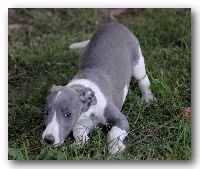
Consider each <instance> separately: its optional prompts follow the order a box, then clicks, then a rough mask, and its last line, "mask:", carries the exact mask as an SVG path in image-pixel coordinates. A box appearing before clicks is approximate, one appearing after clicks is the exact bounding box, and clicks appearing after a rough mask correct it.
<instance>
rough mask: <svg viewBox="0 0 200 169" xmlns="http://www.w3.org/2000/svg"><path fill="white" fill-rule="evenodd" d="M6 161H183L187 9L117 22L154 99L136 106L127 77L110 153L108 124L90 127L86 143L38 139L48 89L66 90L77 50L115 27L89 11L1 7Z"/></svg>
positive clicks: (187, 119)
mask: <svg viewBox="0 0 200 169" xmlns="http://www.w3.org/2000/svg"><path fill="white" fill-rule="evenodd" d="M8 16H9V17H8V19H9V28H10V29H9V34H8V159H10V160H190V159H191V109H190V107H191V10H190V9H132V10H128V11H127V12H126V13H125V14H123V15H121V16H120V17H117V21H118V22H119V23H122V24H124V25H125V26H127V27H128V28H129V29H130V30H131V31H132V32H133V33H134V34H135V36H136V37H137V38H138V39H139V41H140V45H141V49H142V52H143V55H144V57H145V62H146V70H147V72H148V75H149V77H150V81H151V89H152V91H153V93H154V95H155V96H156V98H157V101H153V102H150V103H149V104H141V102H140V100H141V99H140V96H141V93H140V90H139V88H138V86H137V82H136V80H135V79H132V80H131V86H130V88H129V91H128V95H127V98H126V101H125V103H124V106H123V109H122V112H123V113H124V114H125V115H126V117H127V118H128V121H129V123H130V129H131V132H130V134H129V135H128V137H127V138H126V139H125V140H124V143H125V145H126V147H127V148H126V150H125V152H124V153H121V154H117V155H114V156H111V155H109V154H108V151H107V144H106V139H107V138H106V137H107V132H108V130H109V127H102V128H95V130H94V131H92V132H91V134H90V142H89V143H88V144H87V145H85V146H83V147H81V148H77V147H72V146H70V145H71V144H72V143H73V137H72V134H70V135H69V137H68V138H67V140H66V141H65V143H64V144H63V145H62V146H61V147H58V148H51V147H49V146H47V145H46V144H44V142H43V141H42V139H41V136H42V132H43V130H44V129H45V126H44V117H43V108H44V105H45V101H46V97H47V94H48V91H49V89H50V88H51V86H52V85H54V84H55V85H66V84H67V83H68V81H69V80H70V79H71V78H72V77H73V76H74V75H75V73H76V71H77V66H76V63H77V59H78V57H79V55H80V54H81V51H82V49H78V50H70V49H69V48H68V46H69V45H70V44H71V43H74V42H79V41H84V40H87V39H89V38H90V36H91V34H92V32H93V31H94V30H95V29H96V28H97V27H98V26H99V25H101V24H103V23H108V22H116V21H113V20H111V19H110V18H109V17H108V18H103V17H102V16H101V15H99V13H98V10H97V9H9V11H8Z"/></svg>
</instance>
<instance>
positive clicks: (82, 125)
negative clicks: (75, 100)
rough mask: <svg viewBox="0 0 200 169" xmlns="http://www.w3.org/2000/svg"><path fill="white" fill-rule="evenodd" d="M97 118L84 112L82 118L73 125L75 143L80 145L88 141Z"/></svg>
mask: <svg viewBox="0 0 200 169" xmlns="http://www.w3.org/2000/svg"><path fill="white" fill-rule="evenodd" d="M95 125H96V120H95V119H92V118H91V117H90V116H87V115H86V114H83V115H82V116H81V119H80V120H79V121H78V122H77V123H76V124H75V126H74V127H73V136H74V139H75V142H74V144H73V145H76V146H80V145H83V144H85V143H87V142H88V140H89V137H88V134H89V132H90V131H91V130H92V129H93V128H94V127H95Z"/></svg>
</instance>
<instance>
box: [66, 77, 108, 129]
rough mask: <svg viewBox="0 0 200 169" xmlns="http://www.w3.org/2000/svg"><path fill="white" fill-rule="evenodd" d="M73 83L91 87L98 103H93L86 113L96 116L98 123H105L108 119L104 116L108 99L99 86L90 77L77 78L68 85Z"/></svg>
mask: <svg viewBox="0 0 200 169" xmlns="http://www.w3.org/2000/svg"><path fill="white" fill-rule="evenodd" d="M72 85H83V86H85V87H89V88H91V89H92V90H93V91H94V93H95V96H96V98H97V104H96V105H92V106H91V107H90V108H89V110H88V111H87V112H85V113H84V114H85V115H86V116H88V117H90V116H94V118H95V119H96V121H97V123H102V124H104V125H105V124H106V119H105V116H104V109H105V107H106V105H107V100H106V98H105V96H104V94H103V93H102V92H101V90H100V89H99V87H98V86H97V85H96V84H95V83H94V82H92V81H90V80H88V79H77V80H73V81H71V82H70V83H69V84H67V86H69V87H70V86H72Z"/></svg>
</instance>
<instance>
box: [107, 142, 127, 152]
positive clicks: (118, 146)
mask: <svg viewBox="0 0 200 169" xmlns="http://www.w3.org/2000/svg"><path fill="white" fill-rule="evenodd" d="M116 141H117V142H116ZM125 148H126V146H125V145H124V144H123V143H122V141H120V140H117V139H116V140H115V141H112V142H111V143H110V144H109V145H108V152H109V154H116V153H120V152H123V151H124V150H125Z"/></svg>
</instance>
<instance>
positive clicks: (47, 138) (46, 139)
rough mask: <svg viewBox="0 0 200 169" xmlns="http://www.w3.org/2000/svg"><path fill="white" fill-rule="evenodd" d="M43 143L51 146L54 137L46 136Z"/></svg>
mask: <svg viewBox="0 0 200 169" xmlns="http://www.w3.org/2000/svg"><path fill="white" fill-rule="evenodd" d="M44 141H45V142H46V143H47V144H50V145H52V144H53V143H54V141H55V137H54V136H53V135H51V134H49V135H46V136H45V137H44Z"/></svg>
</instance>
